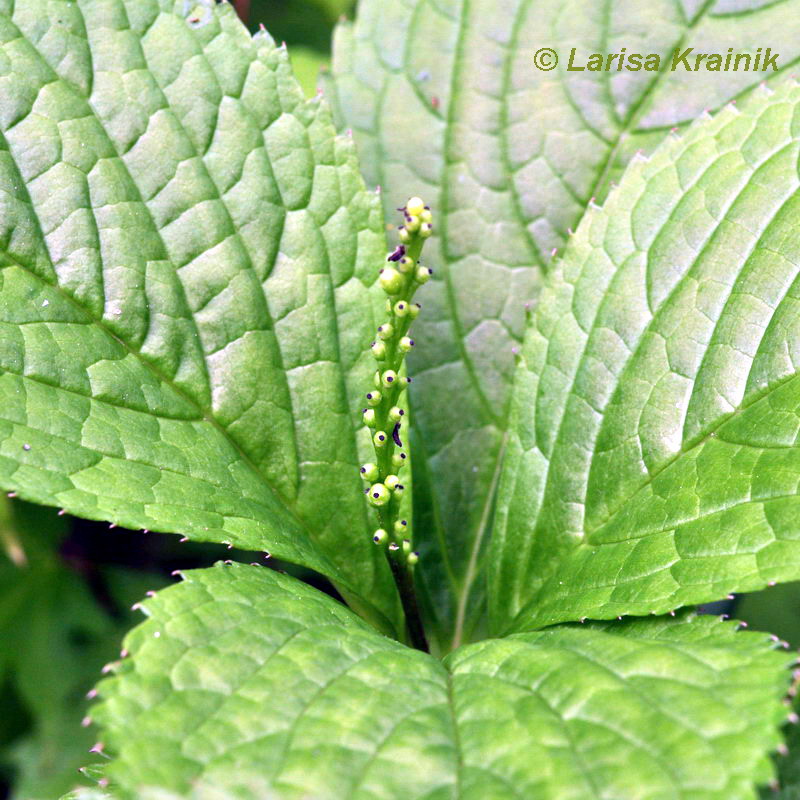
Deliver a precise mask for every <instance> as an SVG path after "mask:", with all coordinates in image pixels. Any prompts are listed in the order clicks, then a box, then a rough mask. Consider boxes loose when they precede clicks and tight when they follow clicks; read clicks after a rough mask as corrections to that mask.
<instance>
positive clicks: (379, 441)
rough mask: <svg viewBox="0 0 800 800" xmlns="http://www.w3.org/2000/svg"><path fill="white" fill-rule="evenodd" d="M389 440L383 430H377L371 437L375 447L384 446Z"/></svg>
mask: <svg viewBox="0 0 800 800" xmlns="http://www.w3.org/2000/svg"><path fill="white" fill-rule="evenodd" d="M388 441H389V437H388V436H387V435H386V434H385V433H384V432H383V431H377V432H376V434H375V435H374V436H373V437H372V443H373V444H374V445H375V447H377V448H381V447H386V442H388Z"/></svg>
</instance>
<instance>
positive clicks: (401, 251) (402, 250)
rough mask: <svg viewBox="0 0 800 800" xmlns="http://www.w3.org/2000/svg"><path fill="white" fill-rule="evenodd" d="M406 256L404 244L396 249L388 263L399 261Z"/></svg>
mask: <svg viewBox="0 0 800 800" xmlns="http://www.w3.org/2000/svg"><path fill="white" fill-rule="evenodd" d="M405 254H406V248H405V247H403V245H402V244H399V245H397V247H395V249H394V252H393V253H392V254H391V255H390V256H389V257H388V258H387V259H386V260H387V261H399V260H400V259H401V258H402V257H403V256H404V255H405Z"/></svg>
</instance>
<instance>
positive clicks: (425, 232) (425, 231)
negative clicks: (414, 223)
mask: <svg viewBox="0 0 800 800" xmlns="http://www.w3.org/2000/svg"><path fill="white" fill-rule="evenodd" d="M432 233H433V225H431V223H430V222H423V223H422V225H420V226H419V236H420V238H421V239H427V238H428V237H429V236H430V235H431V234H432Z"/></svg>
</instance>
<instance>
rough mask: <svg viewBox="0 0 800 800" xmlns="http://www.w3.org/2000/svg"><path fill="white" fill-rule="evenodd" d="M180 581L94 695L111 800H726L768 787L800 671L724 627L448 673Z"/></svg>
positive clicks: (301, 617) (366, 640) (343, 613)
mask: <svg viewBox="0 0 800 800" xmlns="http://www.w3.org/2000/svg"><path fill="white" fill-rule="evenodd" d="M184 578H185V580H184V582H183V583H181V584H179V585H176V586H174V587H171V588H169V589H167V590H165V591H163V592H161V593H159V594H158V595H157V596H156V597H155V598H151V599H148V600H146V601H145V602H144V604H143V605H144V609H145V611H146V613H147V614H148V615H149V619H148V620H147V621H146V622H145V623H144V624H143V625H141V626H140V627H138V628H137V629H136V630H134V631H133V632H132V633H131V634H130V636H129V637H128V640H127V642H126V647H127V648H128V649H129V650H130V651H131V654H132V655H131V657H130V658H129V659H126V660H124V661H123V662H121V663H120V664H119V665H117V667H116V674H115V676H114V677H112V678H110V679H108V680H106V681H104V682H103V683H101V684H100V687H99V689H100V694H101V697H102V699H103V702H102V704H101V705H100V706H99V707H98V708H97V709H96V710H95V712H93V716H94V717H95V718H96V719H98V720H99V721H100V723H101V725H102V726H103V728H104V730H103V737H104V741H105V743H106V746H107V748H108V749H109V750H110V752H111V753H112V755H114V757H115V758H114V760H113V761H112V762H111V763H110V765H109V767H108V769H107V773H106V774H107V777H108V778H109V779H110V781H111V787H110V788H111V789H112V791H113V792H114V794H115V795H116V794H117V793H118V794H119V796H120V797H137V798H138V797H147V796H150V795H148V794H147V787H148V786H149V787H154V786H157V787H159V788H160V792H162V793H160V794H155V793H154V794H153V795H152V796H153V797H173V796H175V797H191V798H211V797H215V798H223V797H224V798H248V799H249V798H253V797H270V796H276V797H280V798H282V800H288V799H289V798H300V797H314V798H316V799H317V800H333V799H334V798H343V799H344V798H347V800H364V798H376V797H380V798H384V799H385V800H390V799H393V798H397V799H398V800H401V799H402V800H412V799H413V798H423V797H425V798H442V799H444V798H453V799H454V800H455V799H456V798H458V800H462V799H466V798H469V800H472V799H473V798H475V800H477V799H478V798H480V800H485V799H486V798H490V797H497V798H500V797H503V798H505V797H509V796H517V797H525V798H558V799H559V800H565V799H568V798H576V800H577V799H578V798H585V797H588V796H595V795H598V796H599V795H602V796H613V797H631V796H636V797H641V798H656V797H678V796H687V797H688V796H691V797H692V798H698V799H700V800H705V799H706V798H720V800H729V798H731V797H737V798H748V797H755V796H756V795H755V791H754V788H753V784H754V782H756V781H765V780H767V779H768V778H769V776H770V763H769V759H768V758H767V756H766V753H767V751H768V750H769V749H770V748H771V747H774V746H775V745H776V744H777V741H778V735H777V730H776V723H777V722H778V721H779V720H780V719H781V718H782V717H784V716H785V714H786V710H785V708H784V707H783V706H782V704H781V703H780V702H779V700H780V695H781V693H782V692H783V691H784V690H785V687H786V685H787V681H788V678H789V673H788V671H787V670H786V669H785V667H786V666H787V664H788V663H789V662H790V661H792V660H793V657H792V656H791V655H788V654H786V653H785V652H784V651H776V650H774V649H773V648H774V645H773V644H772V643H771V642H770V640H769V638H768V637H767V636H766V635H765V634H755V633H746V632H736V630H735V626H734V624H733V623H721V622H719V621H718V620H717V619H714V618H710V617H701V618H692V617H686V618H683V619H680V620H669V619H667V620H646V621H639V622H634V623H622V624H614V625H606V626H603V625H598V626H595V627H591V626H584V627H582V626H573V627H560V628H554V629H551V630H548V631H543V632H538V633H529V634H521V635H517V636H513V637H510V638H508V639H505V640H488V641H484V642H481V643H479V644H475V645H469V646H466V647H464V648H462V649H460V650H458V651H456V652H455V653H453V654H451V655H450V656H448V658H447V659H446V660H445V662H444V663H442V662H440V661H437V660H436V659H434V658H432V657H430V656H428V655H425V654H423V653H421V652H419V651H416V650H411V649H409V648H406V647H404V646H403V645H401V644H398V643H397V642H394V641H392V640H390V639H386V638H384V637H382V636H380V635H379V634H377V633H376V632H375V631H374V630H372V629H370V628H369V627H368V626H366V625H365V624H364V623H363V622H361V620H359V619H358V618H356V617H354V616H353V615H352V614H351V613H350V612H349V611H347V610H346V609H345V608H344V607H343V606H341V605H339V604H338V603H336V602H335V601H333V600H332V599H331V598H329V597H326V596H324V595H322V594H320V593H318V592H316V591H315V590H313V589H311V588H309V587H307V586H305V585H303V584H300V583H298V582H297V581H295V580H293V579H292V578H289V577H286V576H283V575H280V574H277V573H275V572H272V571H269V570H266V569H263V568H257V567H248V566H244V565H236V564H233V565H230V566H223V565H218V566H216V567H214V568H212V569H209V570H198V571H191V572H188V573H186V574H185V576H184ZM611 709H613V712H611V713H610V710H611ZM621 754H624V755H621Z"/></svg>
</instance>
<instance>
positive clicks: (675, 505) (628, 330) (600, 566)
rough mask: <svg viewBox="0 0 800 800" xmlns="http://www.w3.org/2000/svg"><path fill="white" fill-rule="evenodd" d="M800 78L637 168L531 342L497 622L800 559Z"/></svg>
mask: <svg viewBox="0 0 800 800" xmlns="http://www.w3.org/2000/svg"><path fill="white" fill-rule="evenodd" d="M798 112H800V89H798V87H797V85H796V84H790V85H787V86H785V87H782V88H781V89H780V90H779V91H777V92H774V93H773V92H772V91H771V90H769V89H765V90H764V91H761V92H760V93H759V94H758V96H754V97H753V98H752V99H751V101H750V102H748V103H747V104H746V105H745V106H744V107H743V108H742V110H737V108H735V107H728V108H726V109H725V110H724V111H722V112H720V113H719V114H718V115H717V116H716V117H715V118H714V119H713V120H709V119H706V120H704V121H702V120H701V121H699V122H698V123H697V124H696V125H695V126H694V127H692V128H691V129H690V130H689V131H688V132H687V133H686V135H685V136H684V137H683V138H680V137H673V138H672V139H671V140H670V141H669V142H667V143H665V144H664V145H663V146H662V147H661V148H659V149H658V150H657V152H656V153H655V155H654V156H653V157H652V158H651V159H649V160H648V159H647V158H645V157H641V158H638V159H636V160H635V161H634V162H633V163H632V164H631V166H630V167H629V168H628V171H627V172H626V174H625V176H624V178H623V180H622V182H621V184H620V186H619V188H618V189H617V190H616V191H614V192H612V194H611V195H610V196H609V198H608V200H607V201H606V204H605V207H604V208H603V209H595V210H594V211H593V212H592V214H591V215H590V217H589V218H587V219H586V220H585V221H584V223H582V225H581V227H580V229H579V230H578V232H577V233H576V234H575V236H574V239H573V240H572V241H571V242H570V245H569V247H568V248H567V251H566V253H565V256H564V260H563V262H561V263H560V264H559V265H558V268H557V269H556V270H555V271H554V273H553V275H552V279H551V280H550V281H549V286H548V288H547V290H546V291H545V292H544V293H543V295H542V297H541V300H540V305H539V310H538V313H537V315H536V320H535V323H534V325H533V326H532V328H531V330H530V335H529V336H528V337H527V339H526V343H525V348H524V353H523V356H522V363H521V365H520V371H519V376H518V384H517V387H516V399H515V404H514V425H515V433H514V439H513V443H512V444H511V445H510V447H509V457H508V459H507V463H506V472H505V474H504V476H503V482H502V488H501V491H500V499H499V501H498V520H497V522H498V524H497V528H496V538H495V540H494V542H493V551H492V556H491V563H492V575H491V587H492V612H493V623H494V628H495V629H496V630H506V629H507V628H508V620H509V619H510V618H511V617H513V616H514V615H515V614H517V613H518V612H519V616H518V618H517V621H516V623H514V625H513V628H514V629H517V630H525V629H528V628H529V627H530V626H541V625H547V624H551V623H553V622H558V621H563V620H574V619H578V618H580V617H595V618H610V617H614V616H617V615H619V614H649V613H663V612H665V611H668V610H670V609H674V608H678V607H679V606H682V605H687V604H691V603H699V602H705V601H710V600H715V599H719V598H720V597H721V596H724V595H725V594H726V593H728V592H732V591H750V590H753V589H759V588H762V587H764V586H765V585H767V583H768V582H770V581H780V580H792V579H797V578H798V577H799V576H800V529H798V526H797V522H796V514H797V509H798V507H799V505H798V504H799V503H800V497H798V495H797V475H798V474H799V473H800V448H798V447H797V430H798V408H799V407H800V377H798V374H797V368H796V366H795V364H796V358H795V351H796V347H797V342H798V341H800V338H798V337H799V335H800V329H798V325H797V320H798V314H797V310H798V297H799V296H800V295H799V292H800V289H799V288H798V287H800V281H798V269H797V264H798V254H799V253H800V237H798V234H797V230H796V220H797V218H798V213H800V193H799V192H798V187H800V180H799V178H798V169H797V159H798V155H800V139H799V138H798V133H799V132H800V113H798Z"/></svg>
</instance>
